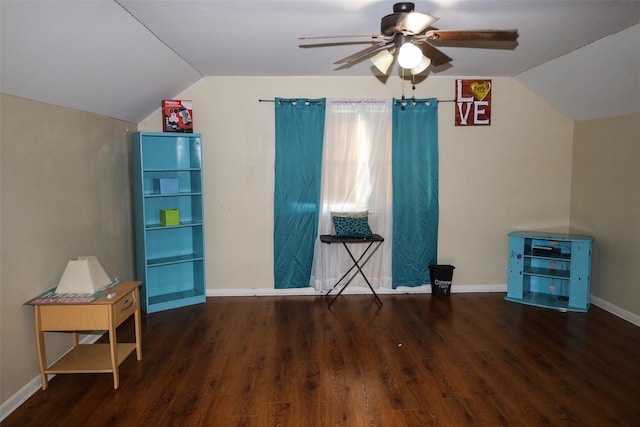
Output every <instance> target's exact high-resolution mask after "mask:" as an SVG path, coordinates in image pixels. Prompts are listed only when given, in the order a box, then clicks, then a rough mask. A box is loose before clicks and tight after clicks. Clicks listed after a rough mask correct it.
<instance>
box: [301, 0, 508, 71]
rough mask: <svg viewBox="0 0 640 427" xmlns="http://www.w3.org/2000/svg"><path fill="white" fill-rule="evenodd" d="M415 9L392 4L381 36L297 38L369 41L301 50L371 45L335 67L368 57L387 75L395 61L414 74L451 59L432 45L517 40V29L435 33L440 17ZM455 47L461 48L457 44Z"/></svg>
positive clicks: (409, 5) (348, 64) (407, 3)
mask: <svg viewBox="0 0 640 427" xmlns="http://www.w3.org/2000/svg"><path fill="white" fill-rule="evenodd" d="M414 9H415V5H414V4H413V3H409V2H403V3H396V4H394V5H393V13H392V14H390V15H386V16H384V17H383V18H382V20H381V22H380V34H377V35H364V36H321V37H300V40H318V39H347V38H349V39H356V38H359V39H369V40H368V41H366V40H365V41H363V40H359V41H348V40H347V41H341V42H333V43H322V44H306V45H304V44H303V45H301V47H320V46H330V45H344V44H362V43H372V46H370V47H367V48H366V49H362V50H360V51H358V52H356V53H354V54H352V55H349V56H347V57H345V58H342V59H339V60H338V61H336V62H334V64H341V65H343V66H350V65H352V64H354V63H357V62H360V61H362V60H363V59H365V58H370V59H371V61H372V62H373V64H374V66H375V67H376V68H377V69H378V70H379V71H380V72H381V73H382V74H385V75H386V74H388V72H389V70H390V69H391V66H392V65H393V63H394V61H395V60H396V58H397V61H398V65H399V66H400V67H402V68H403V69H405V70H409V71H410V72H411V74H413V75H416V74H419V73H421V72H423V71H425V70H426V69H427V68H429V66H430V65H433V66H435V67H437V66H440V65H444V64H447V63H449V62H451V61H452V60H453V59H452V58H451V57H449V56H448V55H447V54H445V53H444V52H442V51H441V50H440V49H438V48H436V47H435V46H434V45H433V44H432V42H436V43H438V42H440V41H444V42H447V41H452V42H458V43H464V42H515V41H516V39H517V38H518V30H437V29H434V28H433V27H431V25H432V24H433V23H434V22H436V21H437V20H438V19H439V18H437V17H435V16H432V15H429V14H426V13H420V12H415V11H414ZM455 46H462V45H461V44H456V45H455Z"/></svg>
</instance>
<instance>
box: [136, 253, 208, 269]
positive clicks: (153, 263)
mask: <svg viewBox="0 0 640 427" xmlns="http://www.w3.org/2000/svg"><path fill="white" fill-rule="evenodd" d="M202 260H203V257H202V255H198V254H187V255H180V256H172V257H166V258H155V259H147V267H159V266H162V265H169V264H180V263H183V262H192V261H202Z"/></svg>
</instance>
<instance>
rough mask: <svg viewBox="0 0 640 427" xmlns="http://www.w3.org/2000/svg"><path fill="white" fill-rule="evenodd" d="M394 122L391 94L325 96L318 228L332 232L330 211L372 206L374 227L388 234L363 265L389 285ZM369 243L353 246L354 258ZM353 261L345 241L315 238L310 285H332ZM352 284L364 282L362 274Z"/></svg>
mask: <svg viewBox="0 0 640 427" xmlns="http://www.w3.org/2000/svg"><path fill="white" fill-rule="evenodd" d="M391 122H392V100H390V99H389V100H341V99H327V105H326V113H325V135H324V145H323V153H322V189H321V196H320V203H321V211H320V219H319V227H318V233H319V234H333V233H332V223H331V212H356V211H363V210H368V211H369V225H370V227H371V230H372V231H373V233H375V234H380V235H381V236H382V237H384V238H385V242H384V243H383V244H382V246H381V247H380V249H378V251H377V252H376V253H375V255H374V256H373V257H372V258H371V259H370V260H369V262H368V263H367V264H366V266H365V268H364V269H363V271H364V272H365V274H366V276H367V278H368V279H369V282H370V283H371V285H372V286H373V287H374V288H380V287H383V288H391V230H392V222H391V220H392V217H391V206H392V199H391V195H392V191H391ZM366 246H367V245H366V244H351V245H350V249H351V251H352V252H353V255H354V256H355V257H356V259H357V258H358V257H359V256H360V254H361V253H362V252H363V251H364V249H365V248H366ZM351 265H353V262H352V261H351V259H350V258H349V255H348V254H347V252H346V251H345V250H344V248H343V247H342V245H337V244H331V245H329V244H326V243H322V242H320V239H319V238H318V239H316V246H315V254H314V259H313V268H312V271H311V286H313V287H314V288H315V289H317V290H321V291H324V290H328V289H331V287H332V286H333V285H334V284H335V282H336V281H337V280H338V279H339V278H340V277H342V275H343V274H344V273H345V272H346V271H347V270H348V269H349V267H351ZM354 271H355V270H354ZM352 274H353V272H352ZM349 286H350V287H351V286H366V283H365V282H364V280H363V279H362V276H360V275H359V274H358V276H357V277H356V278H355V279H354V280H353V281H352V282H351V284H350V285H349Z"/></svg>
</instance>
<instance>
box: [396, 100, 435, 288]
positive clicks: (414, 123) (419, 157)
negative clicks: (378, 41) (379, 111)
mask: <svg viewBox="0 0 640 427" xmlns="http://www.w3.org/2000/svg"><path fill="white" fill-rule="evenodd" d="M392 157H393V159H392V174H393V184H392V187H393V242H392V261H391V263H392V267H391V268H392V280H393V288H397V287H398V286H420V285H423V284H425V283H430V278H429V264H436V263H437V259H438V253H437V250H438V210H439V208H438V101H437V100H436V99H433V98H429V99H416V100H404V99H402V100H398V99H394V102H393V135H392Z"/></svg>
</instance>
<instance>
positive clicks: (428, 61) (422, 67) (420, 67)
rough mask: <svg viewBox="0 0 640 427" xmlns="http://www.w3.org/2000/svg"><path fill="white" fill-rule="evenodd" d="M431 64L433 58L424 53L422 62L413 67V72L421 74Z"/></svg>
mask: <svg viewBox="0 0 640 427" xmlns="http://www.w3.org/2000/svg"><path fill="white" fill-rule="evenodd" d="M429 65H431V59H429V58H427V57H426V56H424V55H422V60H421V61H420V63H419V64H418V65H416V66H415V67H413V68H412V69H411V74H414V75H415V74H420V73H421V72H423V71H424V70H426V69H427V68H429Z"/></svg>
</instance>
